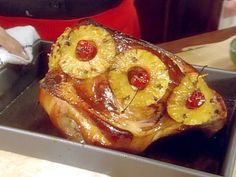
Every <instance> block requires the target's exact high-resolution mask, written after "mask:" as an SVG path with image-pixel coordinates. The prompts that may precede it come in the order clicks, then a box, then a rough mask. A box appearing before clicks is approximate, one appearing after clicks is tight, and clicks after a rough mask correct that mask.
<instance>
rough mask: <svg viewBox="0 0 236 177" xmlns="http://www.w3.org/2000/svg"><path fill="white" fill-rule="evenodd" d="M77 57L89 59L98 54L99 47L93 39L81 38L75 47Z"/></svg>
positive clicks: (82, 59)
mask: <svg viewBox="0 0 236 177" xmlns="http://www.w3.org/2000/svg"><path fill="white" fill-rule="evenodd" d="M75 54H76V57H77V58H78V59H79V60H81V61H88V60H91V59H93V58H94V57H95V55H96V54H97V47H96V45H95V43H94V42H93V41H90V40H80V41H79V42H78V43H77V45H76V49H75Z"/></svg>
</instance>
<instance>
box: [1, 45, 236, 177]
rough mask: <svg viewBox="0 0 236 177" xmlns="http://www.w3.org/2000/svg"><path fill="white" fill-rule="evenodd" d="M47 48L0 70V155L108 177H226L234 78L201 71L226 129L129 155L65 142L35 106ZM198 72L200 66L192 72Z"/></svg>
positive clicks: (234, 139) (234, 137)
mask: <svg viewBox="0 0 236 177" xmlns="http://www.w3.org/2000/svg"><path fill="white" fill-rule="evenodd" d="M50 45H51V42H48V41H37V42H36V43H35V44H34V56H35V58H34V61H33V62H32V64H31V65H27V66H11V65H7V66H1V67H0V141H1V143H0V149H1V150H6V151H10V152H15V153H18V154H23V155H27V156H32V157H36V158H40V159H45V160H50V161H53V162H58V163H62V164H67V165H71V166H74V167H79V168H83V169H87V170H91V171H95V172H99V173H103V174H108V175H111V176H113V177H126V176H127V177H132V176H134V177H142V176H144V177H147V176H148V177H154V176H155V177H156V176H166V177H167V176H170V177H190V176H198V177H222V176H224V177H231V176H232V173H233V168H234V161H235V156H236V111H235V107H236V72H231V71H224V70H220V69H215V68H205V70H204V72H205V73H208V77H207V80H206V81H207V82H208V84H209V86H210V87H212V88H213V89H215V90H216V91H217V92H219V93H220V94H221V95H222V96H223V98H224V99H225V102H226V104H227V108H228V122H227V124H226V126H225V127H224V128H223V129H222V130H221V131H220V132H218V133H217V134H216V135H214V136H213V137H211V138H208V137H206V136H204V135H203V134H202V133H201V132H197V131H194V132H187V133H183V134H180V135H176V136H171V137H168V138H163V139H161V140H158V141H157V142H155V143H153V144H152V145H151V146H150V147H149V148H148V149H147V150H146V151H145V152H144V153H143V154H140V155H134V154H129V153H124V152H119V151H115V150H109V149H105V148H101V147H96V146H91V145H86V144H80V143H77V142H72V141H70V140H66V139H64V138H63V137H61V135H60V134H59V133H58V132H57V130H56V129H55V128H54V127H53V126H52V125H51V123H50V121H49V119H48V118H47V114H46V113H45V112H44V111H43V109H42V108H41V106H40V105H39V104H38V101H37V100H38V81H39V80H40V79H41V78H42V77H43V75H44V74H45V73H46V71H47V53H48V51H49V48H50ZM195 67H196V68H197V69H201V67H200V66H195Z"/></svg>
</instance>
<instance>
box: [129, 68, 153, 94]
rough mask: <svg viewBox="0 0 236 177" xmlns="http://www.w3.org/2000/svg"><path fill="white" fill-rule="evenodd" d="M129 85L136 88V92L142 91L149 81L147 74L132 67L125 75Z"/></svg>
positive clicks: (140, 69) (141, 69) (142, 69)
mask: <svg viewBox="0 0 236 177" xmlns="http://www.w3.org/2000/svg"><path fill="white" fill-rule="evenodd" d="M127 76H128V81H129V84H130V85H132V86H134V87H136V88H137V89H138V90H143V89H144V88H145V87H146V86H147V84H148V82H149V80H150V75H149V73H148V72H147V71H146V70H145V69H144V68H142V67H139V66H134V67H132V68H130V69H129V70H128V73H127Z"/></svg>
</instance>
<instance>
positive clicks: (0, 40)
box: [0, 27, 29, 59]
mask: <svg viewBox="0 0 236 177" xmlns="http://www.w3.org/2000/svg"><path fill="white" fill-rule="evenodd" d="M0 46H1V47H3V48H4V49H6V50H7V51H8V52H9V53H12V54H14V55H17V56H20V57H23V58H25V59H29V57H28V56H27V54H26V53H25V51H24V49H23V48H22V46H21V45H20V43H19V42H18V41H17V40H15V39H14V38H13V37H11V36H10V35H9V34H7V32H6V31H5V30H4V29H3V28H2V27H0Z"/></svg>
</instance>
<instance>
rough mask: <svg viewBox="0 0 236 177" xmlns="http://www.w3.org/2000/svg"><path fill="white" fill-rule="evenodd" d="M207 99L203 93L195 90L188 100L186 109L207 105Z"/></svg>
mask: <svg viewBox="0 0 236 177" xmlns="http://www.w3.org/2000/svg"><path fill="white" fill-rule="evenodd" d="M205 101H206V100H205V97H204V95H203V94H202V92H200V91H198V90H195V91H194V92H193V93H192V94H191V95H190V96H189V97H188V98H187V100H186V103H185V105H186V107H187V108H188V109H195V108H199V107H200V106H202V105H203V104H204V103H205Z"/></svg>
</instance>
